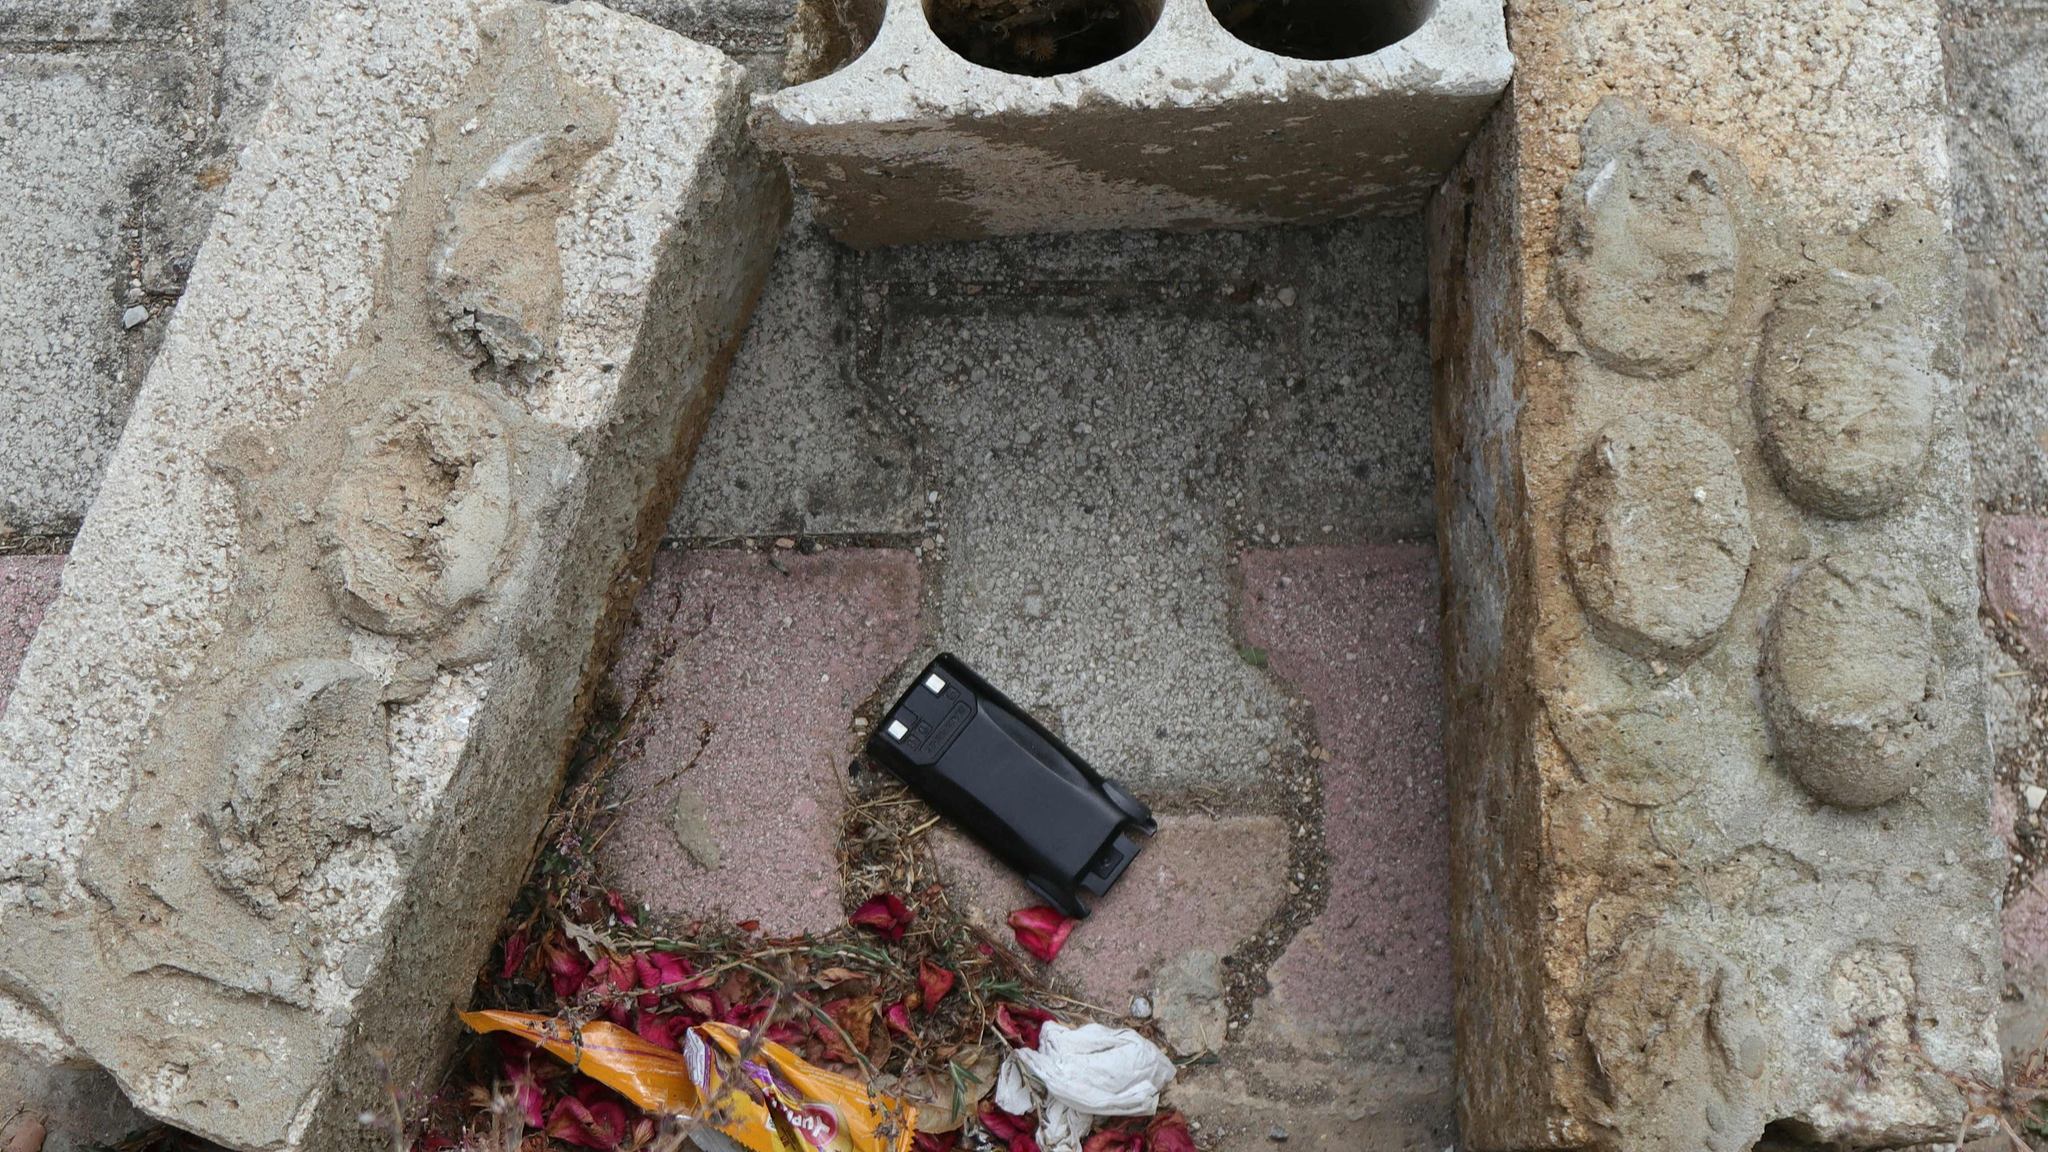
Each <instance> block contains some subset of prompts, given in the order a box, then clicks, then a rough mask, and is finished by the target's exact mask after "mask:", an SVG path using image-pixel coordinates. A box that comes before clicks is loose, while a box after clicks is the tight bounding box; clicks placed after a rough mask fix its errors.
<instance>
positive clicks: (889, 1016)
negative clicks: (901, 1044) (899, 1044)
mask: <svg viewBox="0 0 2048 1152" xmlns="http://www.w3.org/2000/svg"><path fill="white" fill-rule="evenodd" d="M882 1019H883V1021H885V1022H886V1023H887V1024H888V1025H889V1031H891V1032H894V1033H896V1034H897V1035H899V1036H911V1037H913V1038H915V1034H914V1033H912V1032H911V1030H910V1013H909V1011H908V1010H906V1009H905V1008H904V1007H903V1005H902V1004H901V1003H900V1002H899V1003H895V1004H891V1005H889V1008H888V1010H887V1011H885V1012H883V1013H882Z"/></svg>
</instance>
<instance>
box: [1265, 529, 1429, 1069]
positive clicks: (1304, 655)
mask: <svg viewBox="0 0 2048 1152" xmlns="http://www.w3.org/2000/svg"><path fill="white" fill-rule="evenodd" d="M1243 603H1244V629H1245V636H1246V638H1247V639H1248V640H1249V641H1250V642H1251V643H1253V644H1256V645H1258V646H1260V647H1261V648H1263V649H1264V650H1265V651H1266V654H1267V658H1268V659H1269V660H1270V661H1271V667H1272V669H1273V671H1274V673H1275V674H1276V675H1278V676H1280V677H1281V678H1283V679H1284V680H1285V681H1286V682H1287V683H1288V684H1290V685H1292V686H1293V687H1294V688H1295V689H1296V690H1297V691H1299V692H1300V693H1301V694H1302V695H1303V696H1305V697H1307V699H1308V701H1309V704H1310V706H1311V708H1312V709H1313V710H1314V713H1315V724H1316V735H1317V737H1318V739H1319V740H1320V741H1321V743H1322V748H1323V750H1324V752H1325V753H1326V754H1327V759H1322V758H1321V757H1319V758H1318V759H1319V762H1320V764H1321V775H1322V780H1323V787H1322V799H1323V844H1324V857H1325V859H1326V860H1327V868H1328V881H1327V883H1328V893H1327V896H1326V897H1325V903H1324V906H1323V909H1322V911H1321V913H1320V914H1319V915H1317V916H1316V918H1315V919H1314V920H1313V921H1312V922H1310V923H1309V924H1308V925H1307V926H1306V927H1304V928H1303V929H1302V930H1301V931H1300V933H1299V934H1298V935H1297V936H1296V937H1295V938H1294V941H1293V943H1291V944H1290V945H1289V946H1288V948H1287V951H1286V953H1285V954H1284V955H1282V956H1281V958H1280V960H1279V961H1278V962H1277V963H1275V964H1274V965H1273V967H1272V969H1271V970H1270V972H1269V973H1268V978H1269V979H1270V980H1271V981H1272V985H1273V992H1272V996H1271V998H1270V999H1268V1000H1267V1001H1265V1002H1263V1003H1261V1004H1260V1006H1259V1016H1260V1019H1259V1025H1260V1027H1261V1028H1262V1029H1272V1030H1273V1031H1274V1033H1275V1034H1278V1035H1288V1034H1299V1035H1300V1036H1302V1037H1303V1038H1307V1037H1311V1036H1314V1037H1321V1038H1326V1039H1327V1038H1334V1039H1338V1040H1342V1039H1345V1038H1352V1037H1357V1036H1360V1035H1371V1034H1374V1033H1376V1032H1397V1033H1398V1032H1405V1031H1419V1032H1421V1033H1424V1034H1429V1035H1434V1036H1437V1037H1440V1038H1447V1037H1448V1026H1449V1020H1450V1007H1451V984H1450V977H1451V973H1450V872H1449V863H1450V861H1449V855H1448V850H1447V841H1448V832H1447V830H1446V819H1447V816H1446V811H1445V798H1444V765H1443V744H1442V741H1441V739H1440V737H1439V734H1438V733H1439V727H1440V724H1441V722H1442V712H1443V689H1442V680H1441V676H1440V673H1439V671H1438V660H1439V656H1438V649H1437V628H1436V605H1437V576H1436V549H1435V547H1434V546H1433V545H1428V544H1383V545H1359V546H1352V547H1344V548H1296V549H1283V550H1272V551H1254V552H1249V553H1247V554H1246V555H1245V560H1244V602H1243Z"/></svg>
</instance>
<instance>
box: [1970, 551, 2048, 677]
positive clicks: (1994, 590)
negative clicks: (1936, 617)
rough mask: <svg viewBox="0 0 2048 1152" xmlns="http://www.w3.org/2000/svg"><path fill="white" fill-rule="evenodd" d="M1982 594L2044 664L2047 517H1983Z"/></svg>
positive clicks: (2047, 657) (2047, 643) (2047, 648)
mask: <svg viewBox="0 0 2048 1152" xmlns="http://www.w3.org/2000/svg"><path fill="white" fill-rule="evenodd" d="M1984 594H1985V598H1986V599H1988V600H1989V601H1990V602H1991V610H1992V611H1993V612H1996V613H1997V614H1998V615H1999V617H2000V618H2001V619H2003V620H2004V621H2005V622H2006V623H2007V624H2009V625H2011V626H2012V627H2013V629H2014V630H2015V631H2017V632H2018V633H2019V635H2020V638H2021V639H2022V640H2023V641H2025V642H2026V646H2027V654H2028V656H2029V657H2031V658H2032V659H2033V661H2034V662H2035V663H2037V664H2044V665H2048V519H2044V518H2042V517H2039V516H1989V517H1986V518H1985V521H1984Z"/></svg>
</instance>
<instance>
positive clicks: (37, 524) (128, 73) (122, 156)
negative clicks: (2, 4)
mask: <svg viewBox="0 0 2048 1152" xmlns="http://www.w3.org/2000/svg"><path fill="white" fill-rule="evenodd" d="M113 18H114V16H113V14H109V15H108V19H109V20H112V19H113ZM183 100H184V92H183V90H182V85H181V83H180V80H179V78H178V76H177V74H176V73H175V72H173V71H170V70H168V69H166V68H164V67H162V66H161V65H158V64H152V63H144V62H140V61H131V60H127V59H122V60H118V61H115V60H105V59H99V58H67V57H54V56H53V57H43V58H29V59H20V58H16V59H5V58H0V107H5V108H7V109H8V110H9V112H8V115H7V118H6V120H5V121H4V123H0V171H5V172H9V173H13V174H15V179H14V182H15V183H17V185H18V192H17V194H16V195H14V196H13V197H11V198H10V203H9V206H8V209H7V211H6V212H4V213H0V243H4V244H5V246H6V249H7V251H8V253H9V258H8V259H9V264H10V265H11V270H10V272H9V273H8V274H7V275H6V276H0V315H7V316H11V317H16V318H18V320H19V321H26V322H16V323H11V324H9V325H7V327H6V329H5V331H0V534H5V533H9V532H48V531H70V530H72V529H73V528H74V527H75V526H76V525H77V523H78V518H79V517H80V516H82V515H83V514H84V512H85V507H86V504H87V503H88V502H89V501H90V500H91V498H92V493H93V490H94V487H95V485H96V484H97V482H98V479H99V475H100V471H101V469H102V468H103V467H104V465H105V460H106V457H107V455H108V454H109V453H111V452H112V450H113V447H114V443H115V441H116V440H117V439H118V438H119V436H120V434H121V425H122V422H123V420H124V419H125V418H126V417H127V414H128V402H129V400H130V398H131V397H132V396H133V394H134V388H135V383H136V381H137V380H138V379H139V377H140V373H139V371H137V369H136V367H135V366H134V365H133V364H131V363H130V362H129V360H128V355H129V352H130V349H131V348H132V347H133V346H135V345H137V344H138V343H139V342H141V341H144V340H146V339H147V338H148V336H149V334H148V333H147V332H145V331H142V330H141V329H142V328H144V327H148V326H154V325H157V324H160V323H161V321H160V320H154V319H150V320H146V322H145V323H144V324H143V325H137V326H133V327H124V326H123V323H122V313H123V312H124V311H125V310H126V308H127V307H128V301H127V300H126V299H125V298H124V297H123V296H122V295H121V294H120V292H119V288H118V287H117V286H118V285H119V284H120V283H122V282H124V281H125V280H126V279H127V276H126V273H127V270H128V269H127V266H128V258H129V253H130V236H129V234H128V231H127V228H128V225H129V224H130V219H131V214H132V212H133V211H134V209H133V206H132V205H131V202H130V195H129V190H128V185H129V184H130V183H132V182H134V181H137V180H140V179H141V178H142V177H143V176H144V174H145V172H146V171H147V170H148V169H150V168H151V166H152V165H155V164H158V163H161V162H162V161H163V160H164V159H165V158H166V157H167V156H168V155H169V154H170V152H171V150H172V149H173V147H174V146H175V144H176V139H177V138H176V132H177V127H178V125H177V111H178V107H179V105H180V104H181V103H182V102H183Z"/></svg>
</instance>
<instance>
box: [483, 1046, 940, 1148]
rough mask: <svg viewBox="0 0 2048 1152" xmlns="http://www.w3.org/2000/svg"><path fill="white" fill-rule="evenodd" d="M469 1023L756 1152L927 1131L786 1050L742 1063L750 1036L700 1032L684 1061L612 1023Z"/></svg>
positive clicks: (900, 1139)
mask: <svg viewBox="0 0 2048 1152" xmlns="http://www.w3.org/2000/svg"><path fill="white" fill-rule="evenodd" d="M461 1015H462V1022H463V1023H464V1024H467V1025H469V1026H470V1027H471V1028H474V1029H475V1030H477V1031H478V1032H510V1033H512V1034H513V1035H515V1036H522V1037H524V1038H526V1039H528V1040H531V1041H533V1042H534V1043H535V1044H538V1045H540V1046H541V1047H542V1048H545V1049H547V1051H548V1052H549V1053H551V1054H552V1055H554V1056H555V1057H557V1058H559V1059H561V1060H562V1061H564V1062H566V1063H567V1064H568V1065H569V1066H570V1067H572V1068H574V1069H576V1070H577V1071H578V1072H581V1073H583V1074H584V1075H585V1076H588V1077H590V1078H591V1079H593V1080H596V1081H597V1082H599V1083H601V1084H603V1085H604V1086H606V1087H607V1088H611V1089H613V1090H614V1091H616V1092H618V1093H619V1094H620V1095H621V1096H624V1097H625V1098H626V1099H628V1100H631V1101H632V1102H633V1103H635V1104H638V1105H639V1106H640V1107H642V1108H644V1109H646V1110H647V1111H649V1112H673V1113H680V1114H683V1115H686V1116H701V1118H702V1119H703V1121H704V1123H706V1124H708V1125H710V1126H711V1127H713V1128H716V1129H717V1130H718V1131H720V1132H723V1133H725V1134H726V1135H727V1136H730V1137H732V1138H733V1139H734V1140H736V1141H738V1142H739V1144H740V1145H741V1146H742V1147H745V1148H748V1149H750V1150H751V1152H909V1150H910V1147H911V1140H912V1138H913V1133H914V1132H915V1130H916V1127H917V1109H915V1108H913V1107H911V1106H910V1105H908V1104H905V1103H903V1102H902V1101H900V1100H897V1099H895V1098H893V1097H889V1096H884V1095H881V1094H880V1093H878V1092H874V1091H872V1090H870V1089H869V1088H868V1086H867V1085H865V1084H863V1083H861V1082H860V1081H858V1080H853V1079H850V1078H848V1077H845V1076H841V1075H839V1074H838V1073H836V1072H828V1071H826V1070H825V1069H823V1068H820V1067H818V1066H817V1065H815V1064H812V1063H810V1062H809V1061H807V1060H805V1059H804V1058H803V1057H801V1056H798V1055H797V1054H796V1053H794V1052H791V1051H790V1050H789V1049H787V1048H784V1047H783V1046H782V1045H780V1044H775V1043H772V1042H763V1043H762V1044H760V1045H759V1046H758V1048H757V1049H756V1050H755V1051H754V1053H753V1054H752V1056H751V1058H749V1059H747V1060H744V1061H740V1059H739V1057H740V1054H741V1051H742V1049H743V1048H744V1047H745V1044H746V1039H747V1034H746V1033H745V1032H743V1031H741V1030H740V1029H738V1028H735V1027H733V1026H732V1025H730V1024H700V1025H698V1026H697V1027H695V1028H692V1029H690V1031H689V1032H688V1033H686V1034H685V1037H684V1040H683V1051H682V1052H681V1053H676V1052H671V1051H669V1050H668V1049H666V1048H663V1047H661V1046H660V1045H658V1044H650V1043H648V1042H647V1041H645V1040H642V1039H641V1038H640V1037H638V1036H636V1035H634V1034H633V1033H632V1032H631V1031H629V1030H627V1029H625V1028H621V1027H619V1026H618V1025H616V1024H612V1023H609V1022H607V1021H603V1020H596V1021H592V1022H591V1023H589V1024H585V1025H583V1026H582V1027H581V1028H574V1027H571V1026H570V1025H569V1024H568V1023H566V1022H564V1021H561V1020H557V1019H555V1018H554V1017H552V1016H535V1015H532V1014H530V1013H526V1012H464V1013H462V1014H461ZM715 1052H723V1053H724V1054H725V1056H726V1057H728V1058H729V1059H730V1060H731V1061H736V1062H738V1067H739V1069H740V1072H741V1074H742V1075H743V1076H744V1077H745V1078H746V1082H745V1083H743V1084H737V1085H732V1086H730V1088H729V1089H728V1086H727V1084H726V1079H727V1077H726V1074H725V1073H724V1072H723V1071H721V1069H720V1066H719V1065H720V1061H719V1060H718V1059H717V1058H716V1055H715ZM707 1102H708V1107H707ZM706 1113H708V1114H706Z"/></svg>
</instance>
